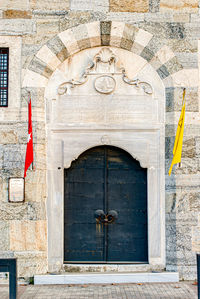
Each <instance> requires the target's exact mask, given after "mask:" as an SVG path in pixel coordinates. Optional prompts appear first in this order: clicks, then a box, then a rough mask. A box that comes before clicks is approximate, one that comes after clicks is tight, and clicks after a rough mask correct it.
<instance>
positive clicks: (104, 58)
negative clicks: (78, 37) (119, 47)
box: [58, 48, 153, 95]
mask: <svg viewBox="0 0 200 299" xmlns="http://www.w3.org/2000/svg"><path fill="white" fill-rule="evenodd" d="M116 62H117V57H116V55H115V54H114V53H113V52H112V51H111V50H110V49H109V48H103V49H101V50H100V51H99V53H97V54H96V55H95V56H94V58H93V61H91V62H90V64H89V65H88V67H87V68H86V69H85V71H84V73H83V75H82V76H81V77H80V78H79V79H78V80H75V79H71V80H69V81H66V82H64V83H62V84H61V85H59V87H58V94H59V95H64V94H70V90H71V89H72V88H74V87H76V86H78V85H82V84H84V83H86V82H87V80H88V76H89V75H90V76H91V75H93V76H94V75H95V76H96V78H95V81H94V88H95V90H96V91H97V92H99V93H103V94H110V93H112V92H113V91H114V90H115V87H116V81H115V79H114V77H113V75H120V76H122V80H123V81H124V82H125V83H126V84H129V85H132V86H134V87H135V88H136V89H140V90H141V89H142V90H143V91H144V93H145V94H147V95H152V93H153V89H152V86H151V85H150V84H149V83H147V82H143V81H140V80H139V79H138V78H136V79H130V78H128V76H127V75H126V71H125V69H124V68H123V67H118V66H117V65H116ZM98 75H99V76H98ZM97 76H98V77H97Z"/></svg>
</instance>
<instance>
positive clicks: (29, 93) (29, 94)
mask: <svg viewBox="0 0 200 299" xmlns="http://www.w3.org/2000/svg"><path fill="white" fill-rule="evenodd" d="M28 96H29V100H28V104H29V103H30V100H31V92H30V91H28ZM31 118H32V110H31ZM32 124H33V122H32ZM32 138H33V130H32ZM31 168H32V169H31V170H34V166H33V162H32V164H31Z"/></svg>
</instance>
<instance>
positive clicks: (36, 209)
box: [0, 184, 46, 221]
mask: <svg viewBox="0 0 200 299" xmlns="http://www.w3.org/2000/svg"><path fill="white" fill-rule="evenodd" d="M42 186H43V185H42ZM42 186H41V188H42ZM29 187H30V186H29ZM25 188H26V185H25ZM34 188H35V189H34ZM37 188H38V186H37V185H36V184H33V186H32V188H30V189H31V190H32V194H30V195H32V198H31V199H32V202H28V201H27V200H28V198H26V202H24V203H12V204H10V203H8V202H2V203H1V207H0V215H1V220H2V221H8V220H22V221H24V220H34V221H35V220H44V219H45V218H46V211H45V203H44V200H43V198H38V197H39V194H38V195H37V197H36V196H35V197H34V192H37ZM30 195H29V196H30ZM25 197H26V194H25ZM35 199H37V200H38V201H39V202H34V200H35Z"/></svg>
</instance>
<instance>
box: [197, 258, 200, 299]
mask: <svg viewBox="0 0 200 299" xmlns="http://www.w3.org/2000/svg"><path fill="white" fill-rule="evenodd" d="M197 284H198V286H197V288H198V299H200V254H198V253H197Z"/></svg>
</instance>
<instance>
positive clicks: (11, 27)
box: [0, 19, 36, 35]
mask: <svg viewBox="0 0 200 299" xmlns="http://www.w3.org/2000/svg"><path fill="white" fill-rule="evenodd" d="M35 31H36V26H35V21H33V20H26V19H16V20H13V19H11V20H9V19H8V20H6V19H0V33H2V34H9V35H10V34H11V35H22V34H27V33H29V34H32V33H34V32H35Z"/></svg>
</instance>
